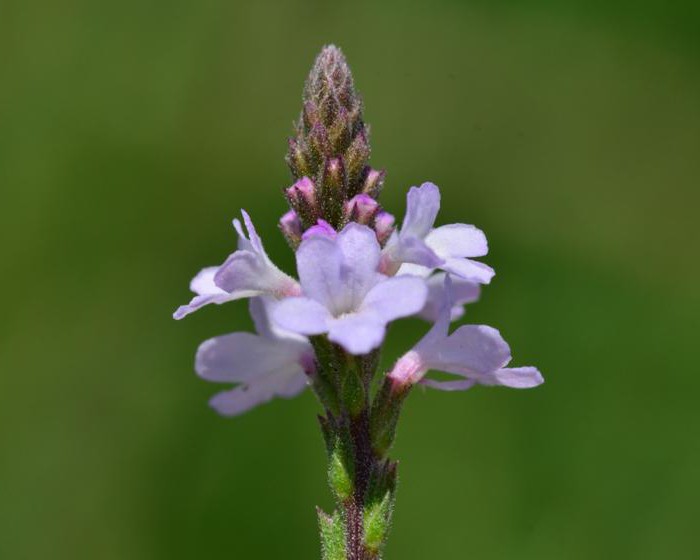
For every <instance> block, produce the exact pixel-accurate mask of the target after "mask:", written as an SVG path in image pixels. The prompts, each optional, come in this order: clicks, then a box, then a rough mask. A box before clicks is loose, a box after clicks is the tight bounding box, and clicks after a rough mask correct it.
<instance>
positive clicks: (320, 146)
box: [308, 122, 333, 161]
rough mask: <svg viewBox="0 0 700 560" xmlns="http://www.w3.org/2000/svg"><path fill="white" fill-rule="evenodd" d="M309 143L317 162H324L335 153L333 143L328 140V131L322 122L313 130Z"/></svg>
mask: <svg viewBox="0 0 700 560" xmlns="http://www.w3.org/2000/svg"><path fill="white" fill-rule="evenodd" d="M308 142H309V145H310V147H311V154H312V157H313V159H314V160H316V161H323V159H324V158H326V157H328V156H330V155H331V153H332V151H333V150H332V146H331V141H330V139H329V138H328V131H327V130H326V127H325V126H323V123H321V122H317V123H316V124H315V125H314V126H313V127H312V128H311V132H310V133H309V138H308Z"/></svg>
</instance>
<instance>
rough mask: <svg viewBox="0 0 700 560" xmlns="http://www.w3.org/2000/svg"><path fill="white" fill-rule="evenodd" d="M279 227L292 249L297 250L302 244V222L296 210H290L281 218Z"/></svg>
mask: <svg viewBox="0 0 700 560" xmlns="http://www.w3.org/2000/svg"><path fill="white" fill-rule="evenodd" d="M279 227H280V229H281V230H282V234H283V235H284V238H285V239H286V240H287V243H289V245H290V247H291V248H292V249H296V248H297V247H298V246H299V243H301V233H302V232H301V220H300V219H299V216H297V213H296V212H295V211H294V210H290V211H289V212H287V213H285V214H284V216H282V217H281V218H280V222H279Z"/></svg>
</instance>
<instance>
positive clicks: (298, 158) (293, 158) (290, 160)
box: [285, 138, 312, 179]
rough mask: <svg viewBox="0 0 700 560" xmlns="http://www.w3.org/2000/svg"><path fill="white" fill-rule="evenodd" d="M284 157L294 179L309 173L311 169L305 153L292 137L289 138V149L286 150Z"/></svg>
mask: <svg viewBox="0 0 700 560" xmlns="http://www.w3.org/2000/svg"><path fill="white" fill-rule="evenodd" d="M285 159H286V161H287V165H288V166H289V170H290V171H291V172H292V175H293V176H294V178H295V179H299V178H300V177H304V176H309V175H311V171H312V170H311V167H310V165H309V161H308V159H307V157H306V155H305V151H304V148H303V146H301V145H300V143H299V142H298V141H297V140H295V139H294V138H290V139H289V149H288V150H287V157H286V158H285Z"/></svg>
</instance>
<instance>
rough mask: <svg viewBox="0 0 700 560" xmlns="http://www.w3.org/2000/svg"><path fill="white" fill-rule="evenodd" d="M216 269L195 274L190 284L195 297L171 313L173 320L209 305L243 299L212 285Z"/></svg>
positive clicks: (211, 267)
mask: <svg viewBox="0 0 700 560" xmlns="http://www.w3.org/2000/svg"><path fill="white" fill-rule="evenodd" d="M218 269H219V267H217V266H210V267H207V268H203V269H202V270H201V271H200V272H198V273H197V275H196V276H195V277H194V278H193V279H192V281H191V282H190V289H191V290H192V291H193V292H194V293H196V294H197V295H196V296H195V297H193V298H192V300H191V301H190V302H189V303H188V304H187V305H181V306H180V307H178V308H177V310H176V311H175V313H173V318H175V319H182V318H183V317H185V316H187V315H189V314H190V313H193V312H195V311H197V310H198V309H199V308H200V307H204V306H205V305H208V304H210V303H216V304H222V303H226V302H227V301H232V300H234V299H239V298H240V297H243V296H241V295H239V294H228V293H226V292H225V291H223V290H222V289H221V288H219V287H217V286H216V284H214V275H215V274H216V271H217V270H218Z"/></svg>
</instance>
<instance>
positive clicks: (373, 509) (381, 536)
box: [364, 492, 393, 553]
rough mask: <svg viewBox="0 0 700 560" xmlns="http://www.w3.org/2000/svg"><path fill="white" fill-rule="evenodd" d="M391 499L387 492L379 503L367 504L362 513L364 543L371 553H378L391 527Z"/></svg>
mask: <svg viewBox="0 0 700 560" xmlns="http://www.w3.org/2000/svg"><path fill="white" fill-rule="evenodd" d="M392 504H393V499H392V495H391V492H387V493H386V494H385V495H384V498H383V499H382V500H381V501H379V502H374V503H371V504H368V505H367V507H366V508H365V511H364V525H365V538H364V543H365V546H366V547H367V549H368V550H369V551H370V552H372V553H378V552H379V551H380V549H381V548H382V546H383V545H384V542H385V541H386V538H387V535H388V534H389V528H390V525H391V510H392Z"/></svg>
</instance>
